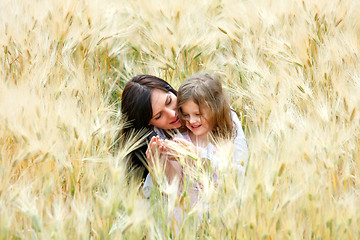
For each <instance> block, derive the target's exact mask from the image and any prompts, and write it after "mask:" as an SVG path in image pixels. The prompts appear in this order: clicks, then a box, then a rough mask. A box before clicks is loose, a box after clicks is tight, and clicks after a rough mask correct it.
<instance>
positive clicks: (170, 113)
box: [167, 108, 176, 117]
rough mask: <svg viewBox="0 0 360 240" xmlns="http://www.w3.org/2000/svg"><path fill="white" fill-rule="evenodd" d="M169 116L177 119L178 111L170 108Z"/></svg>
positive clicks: (168, 110)
mask: <svg viewBox="0 0 360 240" xmlns="http://www.w3.org/2000/svg"><path fill="white" fill-rule="evenodd" d="M167 114H168V116H169V117H175V116H176V110H175V109H171V108H168V109H167Z"/></svg>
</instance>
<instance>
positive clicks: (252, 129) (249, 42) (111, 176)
mask: <svg viewBox="0 0 360 240" xmlns="http://www.w3.org/2000/svg"><path fill="white" fill-rule="evenodd" d="M0 64H1V67H0V81H1V83H0V147H1V155H0V179H1V181H0V238H1V239H119V238H120V239H169V238H174V239H195V238H199V239H357V238H360V228H359V227H360V215H359V212H360V138H359V133H360V129H359V123H360V113H359V107H358V106H360V3H359V2H358V1H354V0H333V1H325V0H317V1H311V0H304V1H295V0H294V1H284V0H283V1H281V0H273V1H262V0H254V1H246V0H241V1H236V0H224V1H220V0H219V1H217V0H212V1H205V0H199V1H198V0H195V1H189V0H184V1H156V0H150V1H147V0H135V1H111V0H109V1H96V0H94V1H85V0H77V1H70V0H64V1H55V0H48V1H45V0H34V1H25V0H1V1H0ZM201 70H207V71H211V72H213V73H216V74H217V75H219V76H220V77H221V78H222V80H223V84H224V86H225V88H226V90H227V92H228V93H229V96H230V98H231V104H232V106H233V108H234V109H235V110H236V111H237V113H238V115H239V116H240V118H241V120H242V123H243V128H244V132H245V135H246V138H247V142H248V146H249V164H248V168H247V173H246V177H245V179H244V181H241V182H240V183H239V182H237V181H238V180H237V179H236V176H235V174H234V173H231V172H229V173H228V174H224V175H223V179H222V181H221V182H220V183H219V185H218V186H217V187H216V188H215V187H214V186H212V185H211V184H210V185H208V186H205V189H206V192H205V193H204V196H203V199H204V202H206V209H205V210H202V209H200V208H197V207H195V208H194V209H188V211H189V212H188V213H187V215H186V217H184V219H183V222H181V223H180V224H179V225H178V226H176V224H174V221H173V219H172V218H171V214H172V212H173V208H174V206H175V204H176V188H175V187H174V186H168V185H166V184H164V185H163V186H161V187H159V188H158V189H154V192H153V195H152V198H151V200H150V201H146V200H144V199H143V197H142V196H141V194H139V191H138V188H139V186H138V185H137V184H136V182H134V181H132V180H129V179H127V178H126V176H125V167H124V164H123V161H122V158H123V157H124V155H125V154H126V153H127V152H128V151H129V149H130V148H131V146H132V145H133V142H132V141H129V146H128V147H125V148H123V149H120V150H119V151H117V152H116V153H115V154H113V152H112V146H113V143H114V140H115V136H116V134H117V131H118V129H119V128H120V123H119V121H118V120H119V117H120V112H119V105H120V102H119V99H120V97H121V92H122V88H123V86H124V84H125V83H126V81H128V80H129V79H130V78H131V77H132V76H134V75H137V74H142V73H146V74H152V75H155V76H159V77H161V78H163V79H165V80H166V81H168V82H169V83H170V84H171V85H172V86H174V87H175V88H178V87H179V86H180V84H181V82H182V81H183V80H184V79H185V78H187V77H189V76H191V75H192V74H194V73H196V72H198V71H201ZM225 150H226V149H225ZM225 155H226V154H225ZM163 192H165V193H167V194H168V196H169V197H168V199H164V194H163ZM185 199H186V196H185ZM185 203H186V201H185ZM209 209H210V210H209ZM200 215H203V216H202V217H199V216H200ZM209 215H210V216H209Z"/></svg>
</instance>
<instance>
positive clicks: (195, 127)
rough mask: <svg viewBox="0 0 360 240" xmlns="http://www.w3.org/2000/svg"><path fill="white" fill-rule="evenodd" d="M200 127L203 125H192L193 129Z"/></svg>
mask: <svg viewBox="0 0 360 240" xmlns="http://www.w3.org/2000/svg"><path fill="white" fill-rule="evenodd" d="M199 127H201V125H197V126H191V128H193V129H198V128H199Z"/></svg>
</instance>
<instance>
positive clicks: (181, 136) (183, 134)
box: [174, 131, 191, 142]
mask: <svg viewBox="0 0 360 240" xmlns="http://www.w3.org/2000/svg"><path fill="white" fill-rule="evenodd" d="M174 137H176V138H183V139H185V140H187V141H189V142H191V139H190V136H189V133H188V132H187V131H185V132H180V133H177V134H175V135H174Z"/></svg>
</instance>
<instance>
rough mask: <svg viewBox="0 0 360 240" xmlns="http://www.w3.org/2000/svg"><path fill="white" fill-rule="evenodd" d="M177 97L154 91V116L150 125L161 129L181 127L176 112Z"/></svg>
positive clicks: (152, 104) (170, 93)
mask: <svg viewBox="0 0 360 240" xmlns="http://www.w3.org/2000/svg"><path fill="white" fill-rule="evenodd" d="M176 100H177V98H176V96H175V94H173V93H172V92H164V91H162V90H160V89H153V90H152V93H151V107H152V111H153V116H152V118H151V119H150V122H149V125H153V126H155V127H158V128H161V129H175V128H179V127H181V123H180V120H179V117H178V114H177V112H176Z"/></svg>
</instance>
